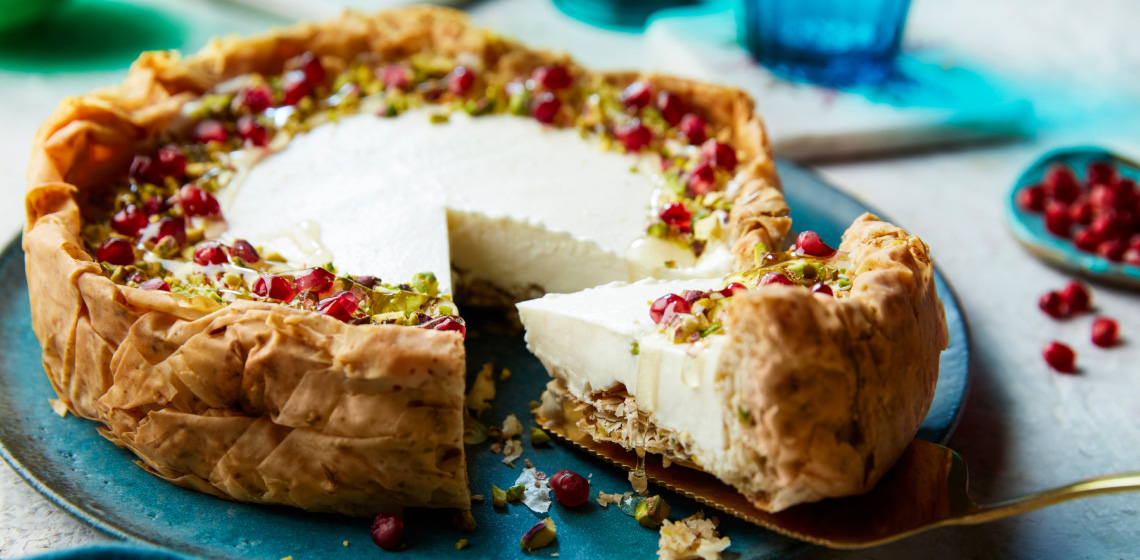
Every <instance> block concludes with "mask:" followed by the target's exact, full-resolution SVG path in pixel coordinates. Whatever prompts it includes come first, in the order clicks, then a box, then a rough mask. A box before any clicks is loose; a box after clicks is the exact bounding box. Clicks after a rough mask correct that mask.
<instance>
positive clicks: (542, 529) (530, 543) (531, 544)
mask: <svg viewBox="0 0 1140 560" xmlns="http://www.w3.org/2000/svg"><path fill="white" fill-rule="evenodd" d="M557 535H558V530H557V528H555V526H554V520H553V519H551V518H549V517H547V518H546V519H543V520H542V521H539V522H538V523H536V524H535V525H534V527H531V528H530V530H529V531H527V532H526V534H524V535H523V537H522V541H520V543H519V544H520V546H522V547H523V548H525V549H526V550H537V549H539V548H542V547H544V546H547V545H549V544H550V543H551V542H554V538H555V537H556V536H557Z"/></svg>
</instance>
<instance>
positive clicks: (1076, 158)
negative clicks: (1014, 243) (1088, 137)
mask: <svg viewBox="0 0 1140 560" xmlns="http://www.w3.org/2000/svg"><path fill="white" fill-rule="evenodd" d="M1094 161H1107V162H1111V163H1113V164H1115V165H1116V168H1117V172H1118V173H1120V174H1121V175H1123V176H1125V177H1129V178H1131V179H1135V180H1138V181H1140V163H1137V162H1135V161H1132V160H1130V159H1127V158H1124V157H1121V156H1118V155H1116V154H1114V153H1112V152H1109V151H1108V150H1105V149H1104V148H1099V147H1096V146H1076V147H1072V148H1061V149H1057V150H1053V151H1051V152H1048V153H1046V154H1045V155H1043V156H1041V157H1040V158H1039V159H1038V160H1037V161H1035V162H1034V163H1033V165H1030V166H1029V168H1027V169H1026V170H1025V172H1024V173H1022V174H1021V176H1020V177H1018V178H1017V182H1015V183H1014V185H1013V188H1012V189H1011V190H1010V192H1009V196H1008V197H1006V221H1008V222H1009V225H1010V228H1011V229H1012V230H1013V235H1014V237H1016V238H1017V240H1018V241H1019V242H1020V243H1021V244H1022V245H1024V246H1025V248H1026V249H1028V250H1029V252H1030V253H1033V254H1034V255H1036V256H1038V257H1040V258H1042V259H1044V260H1045V261H1048V262H1050V263H1052V264H1055V265H1058V266H1061V267H1063V268H1066V269H1070V270H1073V271H1075V272H1078V273H1080V274H1083V275H1086V276H1090V277H1093V278H1096V279H1099V280H1103V281H1106V282H1109V283H1112V284H1117V285H1120V286H1125V287H1130V288H1140V267H1136V266H1133V265H1130V264H1126V263H1119V262H1113V261H1110V260H1108V259H1106V258H1103V257H1100V256H1098V255H1096V254H1093V253H1088V252H1085V251H1082V250H1080V249H1078V248H1077V247H1076V246H1075V245H1073V242H1072V240H1071V239H1065V238H1062V237H1058V236H1056V235H1053V234H1052V233H1050V232H1049V231H1048V230H1047V229H1045V217H1044V214H1043V213H1035V212H1030V211H1027V210H1025V209H1023V208H1021V207H1020V206H1019V205H1018V203H1017V196H1018V193H1020V192H1021V191H1022V190H1025V189H1028V188H1029V187H1031V186H1033V185H1035V184H1037V183H1040V182H1041V180H1042V179H1043V178H1044V176H1045V171H1046V170H1047V169H1048V168H1049V166H1050V165H1052V164H1054V163H1064V164H1067V165H1068V166H1069V167H1072V168H1073V169H1074V170H1075V171H1077V172H1078V173H1083V171H1084V169H1085V168H1086V167H1087V166H1088V164H1089V163H1092V162H1094Z"/></svg>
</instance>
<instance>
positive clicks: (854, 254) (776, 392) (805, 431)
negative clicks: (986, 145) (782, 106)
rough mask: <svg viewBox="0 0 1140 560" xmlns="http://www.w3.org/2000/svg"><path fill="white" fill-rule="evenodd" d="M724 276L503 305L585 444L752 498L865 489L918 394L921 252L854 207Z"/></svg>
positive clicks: (774, 503)
mask: <svg viewBox="0 0 1140 560" xmlns="http://www.w3.org/2000/svg"><path fill="white" fill-rule="evenodd" d="M756 260H757V263H756V264H757V266H756V268H754V269H751V270H748V271H745V272H741V273H735V274H733V275H730V276H728V277H726V278H716V279H708V280H689V281H655V280H646V281H640V282H635V283H632V284H624V283H615V284H608V285H605V286H600V287H597V288H594V289H590V290H585V291H581V292H577V293H574V294H549V295H547V296H545V297H543V298H541V299H537V300H532V301H526V302H522V303H519V304H518V309H519V317H520V319H521V320H522V323H523V325H524V326H525V327H526V331H527V332H526V340H527V345H528V347H529V348H530V350H531V351H532V352H533V353H534V354H535V355H536V356H537V357H538V358H539V360H541V361H542V363H543V365H544V366H545V367H546V368H547V370H548V371H549V372H550V374H551V376H552V377H553V378H554V380H553V381H552V382H551V383H550V385H549V388H548V391H547V393H546V394H545V395H544V399H543V405H544V406H543V408H542V411H541V414H543V415H546V416H547V417H550V418H551V419H552V420H556V419H557V418H556V417H557V416H558V415H559V414H560V412H561V411H562V410H563V404H562V403H567V402H568V403H570V404H571V406H575V407H576V408H581V409H583V413H584V418H583V419H582V420H581V421H579V422H578V427H579V428H580V429H582V431H583V432H585V433H587V434H590V435H591V436H593V437H594V438H595V439H598V440H605V441H613V442H616V443H619V444H621V445H623V446H625V447H626V448H631V449H638V450H642V451H649V452H652V453H659V454H663V455H665V456H666V457H667V458H669V459H671V460H673V461H676V462H680V463H682V464H684V465H687V466H693V467H696V468H700V469H702V470H705V471H707V472H709V473H711V474H713V475H715V476H717V477H718V478H720V479H721V480H723V481H725V482H727V483H729V484H731V485H733V486H735V487H736V488H737V489H739V490H740V491H741V492H742V493H744V494H745V495H746V496H748V497H749V498H750V500H752V501H753V502H754V503H755V504H756V505H757V506H758V507H762V508H764V509H767V510H770V511H778V510H781V509H784V508H786V507H789V506H791V505H795V504H797V503H802V502H808V501H816V500H819V499H822V498H826V497H833V496H844V495H851V494H858V493H862V492H865V491H866V490H868V489H870V488H871V487H872V486H873V485H874V483H875V481H877V480H878V478H879V477H880V476H882V474H883V472H885V470H886V469H887V468H889V466H890V465H891V464H892V463H893V462H894V460H895V459H896V458H897V457H898V455H899V454H900V453H901V452H902V451H903V449H904V448H905V446H906V444H907V443H908V442H909V441H910V439H911V438H912V437H913V435H914V433H915V431H916V430H917V429H918V426H919V425H920V424H921V422H922V419H923V418H924V417H925V414H926V410H927V408H928V407H929V405H930V399H931V398H932V395H933V383H934V380H935V379H936V377H937V368H938V362H937V360H938V355H939V353H940V352H941V350H942V349H943V348H944V347H945V346H946V343H947V342H946V340H947V339H946V328H945V320H944V318H943V316H942V308H941V305H940V304H939V303H938V300H937V297H936V295H935V294H934V292H933V290H934V286H933V276H932V274H931V267H930V263H929V259H928V257H927V256H926V247H925V245H923V244H922V242H921V241H920V240H918V238H916V237H913V236H909V235H908V234H907V233H906V232H904V231H902V230H901V229H899V228H897V227H895V226H892V225H890V224H887V223H885V222H882V221H880V220H878V219H877V218H874V217H873V216H870V215H866V216H864V217H862V218H860V219H859V220H857V221H856V222H855V223H854V224H853V225H852V226H851V228H850V229H849V230H848V232H847V233H846V234H845V236H844V240H843V243H842V245H841V246H840V250H838V251H835V250H833V249H830V248H829V247H827V246H826V245H824V244H822V242H820V240H819V238H818V236H815V234H813V233H811V232H806V233H804V234H801V236H800V239H799V240H798V245H797V246H796V247H793V249H792V250H790V251H786V252H765V251H758V252H757V259H756Z"/></svg>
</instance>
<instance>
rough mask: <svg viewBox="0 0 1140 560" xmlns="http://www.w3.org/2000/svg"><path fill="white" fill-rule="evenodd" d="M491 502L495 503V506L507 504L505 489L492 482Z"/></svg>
mask: <svg viewBox="0 0 1140 560" xmlns="http://www.w3.org/2000/svg"><path fill="white" fill-rule="evenodd" d="M491 503H493V504H495V507H505V506H506V505H507V491H506V490H503V489H502V488H499V487H498V486H495V485H494V484H492V485H491Z"/></svg>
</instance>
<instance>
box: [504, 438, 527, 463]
mask: <svg viewBox="0 0 1140 560" xmlns="http://www.w3.org/2000/svg"><path fill="white" fill-rule="evenodd" d="M522 454H523V448H522V442H520V441H519V440H517V439H508V440H507V441H506V443H504V444H503V462H504V463H507V464H513V463H514V462H515V460H517V459H518V458H519V457H522Z"/></svg>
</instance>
